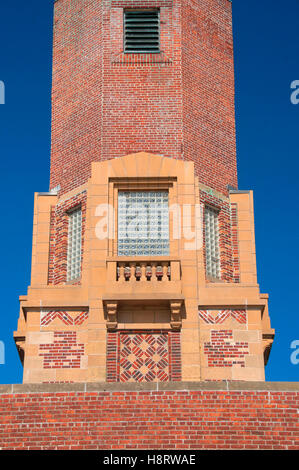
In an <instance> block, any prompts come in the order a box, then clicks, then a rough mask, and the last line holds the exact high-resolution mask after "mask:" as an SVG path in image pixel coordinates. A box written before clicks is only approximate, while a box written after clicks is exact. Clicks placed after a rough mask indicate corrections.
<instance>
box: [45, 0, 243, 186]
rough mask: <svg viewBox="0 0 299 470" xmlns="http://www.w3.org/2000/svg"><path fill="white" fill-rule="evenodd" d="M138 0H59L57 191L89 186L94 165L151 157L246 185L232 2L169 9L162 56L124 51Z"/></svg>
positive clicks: (164, 11) (168, 5)
mask: <svg viewBox="0 0 299 470" xmlns="http://www.w3.org/2000/svg"><path fill="white" fill-rule="evenodd" d="M128 7H132V1H131V0H111V1H110V0H109V1H108V0H103V1H102V2H99V1H98V0H91V1H89V2H86V1H85V0H78V1H76V2H71V1H70V0H58V1H57V2H56V3H55V17H54V53H53V92H52V102H53V117H52V158H51V182H50V186H51V188H54V187H56V186H57V185H61V188H62V192H66V191H68V190H70V189H73V188H76V187H77V186H79V185H81V184H82V183H84V182H85V181H86V180H87V178H88V177H89V174H90V166H91V162H92V161H101V160H106V159H110V158H114V157H119V156H123V155H126V154H129V153H133V152H138V151H148V152H151V153H156V154H160V155H161V154H162V155H165V156H168V157H173V158H182V159H187V160H192V161H194V162H195V166H196V171H197V174H198V175H199V177H200V181H201V182H203V183H205V184H207V185H209V186H211V187H213V188H215V189H217V190H219V191H222V192H226V191H227V185H228V184H230V185H233V186H236V184H237V182H236V181H237V171H236V155H235V130H234V129H235V128H234V74H233V49H232V30H231V4H230V2H229V1H228V0H175V1H171V0H135V1H134V7H135V8H136V7H159V8H160V11H161V53H160V54H152V55H151V54H148V55H146V54H133V55H132V54H130V55H124V54H123V9H124V8H128Z"/></svg>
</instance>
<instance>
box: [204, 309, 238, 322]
mask: <svg viewBox="0 0 299 470" xmlns="http://www.w3.org/2000/svg"><path fill="white" fill-rule="evenodd" d="M198 314H199V317H200V318H201V319H202V320H203V321H204V322H205V323H209V324H211V325H215V324H217V323H218V324H221V323H223V322H225V320H228V319H229V318H233V319H234V320H236V321H237V322H238V323H241V324H246V322H247V314H246V310H219V311H218V313H215V314H213V313H212V310H199V312H198Z"/></svg>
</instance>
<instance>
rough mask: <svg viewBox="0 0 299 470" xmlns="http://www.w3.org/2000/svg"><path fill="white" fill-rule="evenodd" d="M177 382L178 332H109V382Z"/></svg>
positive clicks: (179, 360) (178, 363)
mask: <svg viewBox="0 0 299 470" xmlns="http://www.w3.org/2000/svg"><path fill="white" fill-rule="evenodd" d="M180 380H181V342H180V332H174V331H165V330H160V331H155V330H142V331H140V330H139V331H138V330H136V331H132V330H127V331H125V330H124V331H117V332H109V333H108V337H107V381H108V382H167V381H180Z"/></svg>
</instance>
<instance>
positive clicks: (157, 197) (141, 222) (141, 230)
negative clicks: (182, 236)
mask: <svg viewBox="0 0 299 470" xmlns="http://www.w3.org/2000/svg"><path fill="white" fill-rule="evenodd" d="M118 255H119V256H168V255H169V208H168V192H167V191H142V192H139V191H120V192H119V193H118Z"/></svg>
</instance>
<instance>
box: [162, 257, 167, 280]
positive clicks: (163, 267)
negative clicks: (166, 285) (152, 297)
mask: <svg viewBox="0 0 299 470" xmlns="http://www.w3.org/2000/svg"><path fill="white" fill-rule="evenodd" d="M162 271H163V276H162V281H168V275H167V274H168V263H167V262H164V263H162Z"/></svg>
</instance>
